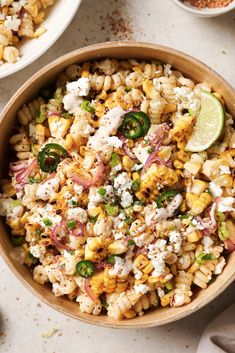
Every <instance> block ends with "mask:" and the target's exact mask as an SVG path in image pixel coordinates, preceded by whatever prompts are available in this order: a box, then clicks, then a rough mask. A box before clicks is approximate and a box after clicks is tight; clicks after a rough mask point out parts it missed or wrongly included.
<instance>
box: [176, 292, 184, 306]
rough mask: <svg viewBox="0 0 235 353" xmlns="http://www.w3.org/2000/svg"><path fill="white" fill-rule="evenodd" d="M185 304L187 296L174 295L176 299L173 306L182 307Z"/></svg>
mask: <svg viewBox="0 0 235 353" xmlns="http://www.w3.org/2000/svg"><path fill="white" fill-rule="evenodd" d="M184 303H185V295H184V294H183V293H182V294H181V293H176V294H175V295H174V299H173V305H174V306H181V305H184Z"/></svg>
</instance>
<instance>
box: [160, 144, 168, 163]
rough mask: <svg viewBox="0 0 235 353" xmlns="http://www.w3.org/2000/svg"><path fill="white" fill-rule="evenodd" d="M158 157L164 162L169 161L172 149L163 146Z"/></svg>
mask: <svg viewBox="0 0 235 353" xmlns="http://www.w3.org/2000/svg"><path fill="white" fill-rule="evenodd" d="M158 156H159V157H160V158H161V159H163V160H164V161H168V160H169V159H170V157H171V147H170V146H162V147H161V149H160V151H159V152H158Z"/></svg>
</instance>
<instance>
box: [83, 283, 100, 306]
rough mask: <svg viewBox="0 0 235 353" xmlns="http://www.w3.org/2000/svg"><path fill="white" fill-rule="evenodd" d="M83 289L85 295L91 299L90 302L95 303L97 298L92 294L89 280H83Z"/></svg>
mask: <svg viewBox="0 0 235 353" xmlns="http://www.w3.org/2000/svg"><path fill="white" fill-rule="evenodd" d="M84 287H85V290H86V293H87V295H88V296H89V297H90V298H91V300H92V301H93V302H95V301H96V300H97V296H96V295H95V294H94V292H93V291H92V289H91V285H90V280H89V279H86V280H85V284H84Z"/></svg>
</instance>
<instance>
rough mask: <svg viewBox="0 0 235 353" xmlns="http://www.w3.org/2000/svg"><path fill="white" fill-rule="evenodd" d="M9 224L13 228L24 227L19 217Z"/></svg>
mask: <svg viewBox="0 0 235 353" xmlns="http://www.w3.org/2000/svg"><path fill="white" fill-rule="evenodd" d="M9 226H10V227H11V228H12V229H15V230H17V229H20V228H21V227H22V224H21V223H20V220H19V219H14V220H13V221H11V222H10V223H9Z"/></svg>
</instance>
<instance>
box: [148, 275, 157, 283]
mask: <svg viewBox="0 0 235 353" xmlns="http://www.w3.org/2000/svg"><path fill="white" fill-rule="evenodd" d="M148 283H150V284H156V283H159V284H160V280H159V277H155V276H149V277H148Z"/></svg>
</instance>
